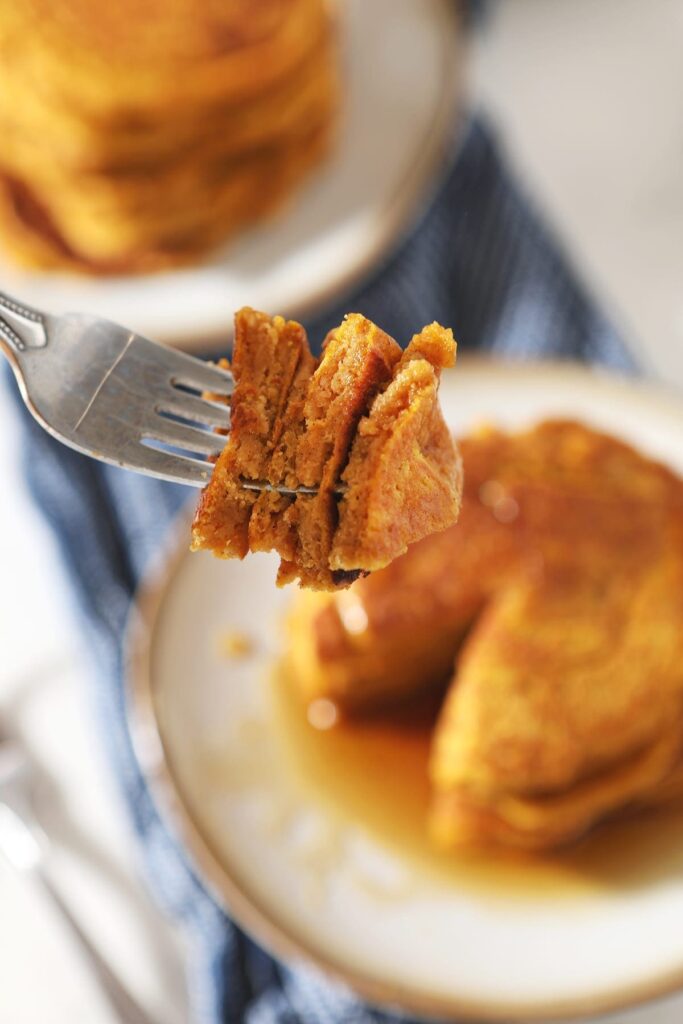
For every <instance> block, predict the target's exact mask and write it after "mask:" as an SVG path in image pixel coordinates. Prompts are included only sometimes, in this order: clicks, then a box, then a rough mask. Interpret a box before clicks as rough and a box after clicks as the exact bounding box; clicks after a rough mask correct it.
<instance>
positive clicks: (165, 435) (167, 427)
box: [142, 416, 225, 455]
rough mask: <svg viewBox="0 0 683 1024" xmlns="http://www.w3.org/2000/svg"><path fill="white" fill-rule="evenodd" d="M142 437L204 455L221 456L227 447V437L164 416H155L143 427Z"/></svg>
mask: <svg viewBox="0 0 683 1024" xmlns="http://www.w3.org/2000/svg"><path fill="white" fill-rule="evenodd" d="M142 436H143V437H144V438H149V439H150V440H155V441H161V442H162V444H168V445H172V446H173V447H174V448H182V449H184V450H185V451H190V452H199V453H201V454H202V455H220V453H221V452H222V451H223V448H224V447H225V437H224V436H223V435H222V434H214V433H213V432H212V431H210V430H199V429H198V428H197V427H189V426H187V425H186V424H184V423H176V422H174V421H173V420H167V419H165V418H164V417H163V416H155V417H154V418H153V419H151V420H148V422H147V423H146V424H145V426H144V427H143V430H142Z"/></svg>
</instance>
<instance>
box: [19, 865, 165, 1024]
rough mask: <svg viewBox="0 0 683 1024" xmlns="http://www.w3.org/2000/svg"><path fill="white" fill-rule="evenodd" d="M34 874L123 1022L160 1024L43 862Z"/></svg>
mask: <svg viewBox="0 0 683 1024" xmlns="http://www.w3.org/2000/svg"><path fill="white" fill-rule="evenodd" d="M33 878H34V879H35V881H36V882H38V884H39V885H40V887H41V888H42V890H43V893H44V895H45V896H46V897H47V898H48V900H49V901H50V903H51V904H52V906H53V907H54V909H55V910H56V911H57V912H58V914H59V915H60V917H61V919H62V921H63V922H64V924H65V925H66V926H67V927H68V929H69V931H70V932H71V935H72V937H73V938H74V939H75V940H76V943H77V945H78V946H80V949H81V952H82V953H83V954H84V956H85V958H86V959H87V961H88V963H89V964H90V967H91V968H92V970H93V972H94V974H95V976H96V978H97V980H98V982H99V984H100V991H101V992H102V994H103V996H104V997H105V998H106V1000H107V1002H108V1003H109V1005H110V1007H111V1008H112V1010H113V1011H114V1013H115V1014H116V1016H117V1018H118V1019H119V1020H120V1021H121V1024H157V1021H155V1020H153V1018H152V1017H151V1016H150V1015H149V1014H148V1013H147V1012H146V1010H144V1009H143V1008H142V1007H141V1006H140V1004H139V1003H138V1002H137V1001H136V1000H135V999H133V997H132V996H131V995H129V993H128V991H127V990H126V989H125V988H124V987H123V985H122V983H121V982H120V981H119V979H118V977H117V976H116V974H114V971H113V970H112V969H111V967H110V966H109V964H108V963H107V962H106V960H105V959H104V957H103V956H102V955H101V954H100V953H99V951H98V949H97V947H96V946H95V945H94V943H92V942H91V941H90V939H89V937H88V936H87V935H86V933H85V931H84V930H83V928H81V926H80V924H79V923H78V921H77V920H76V918H75V917H74V915H73V914H72V912H71V910H70V909H69V906H68V904H67V903H66V902H65V900H64V899H63V897H62V895H61V893H60V892H59V890H58V889H57V887H56V886H55V885H53V883H52V880H51V879H50V877H49V875H48V874H47V873H46V871H45V869H44V868H43V867H42V865H36V866H35V867H34V868H33Z"/></svg>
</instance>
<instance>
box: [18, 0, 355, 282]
mask: <svg viewBox="0 0 683 1024" xmlns="http://www.w3.org/2000/svg"><path fill="white" fill-rule="evenodd" d="M152 24H153V25H154V30H153V31H151V30H150V26H151V25H152ZM0 93H1V94H2V96H3V104H2V109H0V129H1V130H2V135H3V149H2V153H1V154H0V237H1V238H2V240H3V241H4V242H5V244H6V247H7V248H8V250H10V251H11V253H12V254H13V255H15V257H16V258H17V259H18V260H19V261H20V262H23V263H25V264H28V265H36V266H41V267H45V268H47V269H49V268H52V267H55V268H59V267H65V268H68V269H81V270H87V271H88V272H90V273H120V272H127V271H147V270H156V269H161V268H163V267H167V266H174V265H179V264H183V263H187V262H192V261H194V260H196V259H197V258H198V257H199V256H201V255H202V254H203V253H205V252H207V251H209V250H210V249H211V248H214V247H215V246H217V245H218V244H220V243H221V242H223V241H224V240H226V239H228V238H229V237H230V236H231V235H233V234H234V233H235V232H236V231H238V230H240V229H241V228H243V227H244V226H246V225H248V224H250V223H252V222H253V221H256V220H259V219H260V218H262V217H264V216H267V215H268V214H270V213H271V212H273V211H275V210H277V209H278V207H279V206H280V205H281V204H282V203H283V202H284V201H285V200H286V199H287V198H288V197H289V196H290V195H291V194H292V192H293V190H294V189H295V187H296V185H297V184H298V183H299V181H301V180H302V179H303V178H305V177H306V176H307V174H308V173H309V171H310V169H311V168H312V167H313V166H315V165H316V164H317V163H319V162H320V161H321V160H322V159H323V158H324V156H325V155H326V153H327V152H328V150H329V146H330V142H331V139H332V134H333V125H334V120H335V113H336V107H337V103H338V93H339V88H338V81H337V69H336V55H335V53H334V47H333V34H332V29H331V24H330V20H329V18H328V15H327V11H326V5H325V3H324V0H265V2H264V3H259V4H258V5H256V6H254V5H253V4H250V3H247V2H245V0H234V2H232V3H225V4H224V3H222V2H221V3H208V4H202V5H201V6H200V8H198V7H197V5H196V4H194V3H192V2H190V0H173V2H171V3H168V4H166V3H163V4H162V3H160V2H159V0H146V2H143V3H142V4H138V3H136V4H132V3H131V2H130V0H126V2H125V3H123V4H118V5H114V6H113V7H112V6H111V5H110V6H109V7H106V8H105V7H102V6H101V5H98V4H94V5H93V4H88V3H85V2H84V0H60V2H59V3H58V4H48V3H46V0H27V2H26V3H25V4H15V3H14V0H0Z"/></svg>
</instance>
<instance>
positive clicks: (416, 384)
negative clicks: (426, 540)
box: [330, 324, 462, 570]
mask: <svg viewBox="0 0 683 1024" xmlns="http://www.w3.org/2000/svg"><path fill="white" fill-rule="evenodd" d="M455 348H456V346H455V342H454V340H453V332H452V331H451V330H450V329H448V330H446V329H444V328H443V327H440V326H439V325H438V324H431V325H430V326H429V327H425V328H424V330H423V331H422V332H421V333H420V334H417V335H415V337H414V338H413V339H412V341H411V342H410V344H409V345H408V348H407V349H406V351H405V353H404V354H403V356H402V358H401V361H400V363H399V365H398V366H397V368H396V370H395V372H394V374H393V378H392V380H391V383H390V384H389V385H388V387H387V388H386V389H385V390H383V391H382V392H381V393H380V394H378V395H377V397H376V398H375V400H374V401H373V403H372V406H371V408H370V412H369V414H368V416H366V417H365V419H363V421H362V422H361V424H360V426H359V429H358V433H357V435H356V438H355V440H354V442H353V447H352V449H351V455H350V457H349V461H348V465H347V466H346V469H345V470H344V472H343V474H342V477H341V479H342V483H343V484H344V485H345V486H346V491H345V493H344V495H343V497H342V499H341V502H340V505H339V528H338V529H337V531H336V533H335V536H334V544H333V545H332V549H331V553H330V565H331V566H332V569H333V570H353V568H354V566H355V565H358V564H362V565H363V566H364V567H365V568H366V569H371V570H376V569H382V568H384V566H386V565H388V564H389V563H390V562H391V561H393V560H394V559H395V558H398V556H399V555H402V554H404V553H405V552H406V551H407V549H408V545H409V544H411V543H413V541H414V540H415V538H416V537H418V536H419V537H424V536H428V535H430V534H433V533H437V532H439V531H441V530H444V529H446V527H448V526H450V525H452V523H454V522H455V521H456V520H457V518H458V515H459V513H460V495H461V490H462V482H461V467H460V460H459V455H458V453H457V451H456V448H455V443H454V441H453V439H452V438H451V436H450V432H449V430H448V428H447V426H446V424H445V422H444V418H443V415H442V413H441V407H440V405H439V398H438V390H439V376H440V371H441V368H442V367H444V366H453V364H454V362H455ZM430 360H431V361H430ZM454 480H456V481H457V483H456V484H455V486H454ZM359 539H360V543H359Z"/></svg>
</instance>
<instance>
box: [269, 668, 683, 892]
mask: <svg viewBox="0 0 683 1024" xmlns="http://www.w3.org/2000/svg"><path fill="white" fill-rule="evenodd" d="M269 686H270V690H271V710H272V719H273V727H274V729H275V733H276V739H277V741H278V745H279V746H280V747H281V749H282V752H283V755H284V757H285V758H286V762H287V766H288V768H290V769H291V770H292V771H293V772H294V773H295V774H296V776H297V778H298V782H299V784H300V785H301V787H302V788H303V789H304V790H305V791H306V792H307V796H308V797H309V798H310V799H311V801H313V802H315V803H317V804H318V805H319V806H320V805H322V806H324V808H325V811H326V812H327V813H328V814H330V815H331V816H333V818H334V819H335V820H336V822H337V823H339V824H341V825H344V824H346V825H349V826H353V827H355V828H359V829H361V830H363V831H365V832H366V833H368V834H370V835H372V836H373V837H374V838H375V839H377V840H378V841H379V842H380V843H381V844H382V845H384V846H386V847H390V848H391V849H393V850H394V851H397V852H398V853H399V854H400V855H401V857H402V858H403V859H404V860H408V861H409V862H412V863H413V864H414V865H415V866H416V867H417V868H419V870H420V873H421V874H424V873H425V872H427V873H428V874H429V875H431V876H432V877H433V878H434V876H437V877H438V878H439V880H440V881H441V882H444V881H445V882H450V883H455V884H456V885H457V887H458V888H459V889H463V888H464V889H470V890H477V891H480V892H482V891H483V892H485V893H486V894H488V895H495V896H497V897H503V898H523V899H528V898H530V897H535V896H537V897H539V898H545V897H547V896H548V895H553V896H558V895H567V896H571V897H575V896H576V895H578V894H584V895H590V894H595V893H597V892H600V891H603V892H604V891H605V890H609V889H615V890H617V889H618V890H619V891H621V892H623V891H624V890H625V889H638V888H641V887H645V886H648V885H650V884H652V883H653V882H661V881H663V880H665V879H666V878H671V877H676V876H682V875H683V807H681V806H680V805H679V806H677V807H669V808H667V809H664V810H661V809H660V810H657V811H651V812H647V813H642V814H639V815H637V816H633V817H631V818H628V819H624V820H621V821H612V822H609V823H607V824H604V825H603V826H601V827H600V828H598V829H596V830H595V831H594V832H592V833H590V834H589V835H588V836H586V837H585V838H584V839H582V840H581V841H580V842H577V843H574V844H573V845H572V846H570V847H568V848H566V849H564V850H560V851H556V852H554V853H546V854H530V853H526V852H518V851H509V850H501V849H499V850H469V851H456V852H448V853H446V852H443V851H438V850H435V849H434V848H433V847H432V846H431V845H430V843H429V840H428V836H427V827H426V822H427V814H428V807H429V797H430V792H429V782H428V777H427V764H428V757H429V746H430V740H431V732H432V729H433V726H434V722H435V720H436V716H437V713H438V707H439V703H440V697H439V695H434V694H432V695H430V696H428V697H427V698H424V697H422V698H421V699H420V700H419V701H416V702H411V703H407V704H405V705H403V706H402V707H401V708H398V709H394V710H389V711H387V710H385V711H382V712H381V714H380V713H376V714H374V715H372V716H368V717H363V718H360V717H358V718H355V719H341V720H340V721H339V722H338V723H337V724H334V725H332V726H331V727H330V728H324V729H319V728H315V727H314V726H313V725H312V724H311V723H310V722H309V716H308V709H307V707H306V705H305V704H304V703H303V702H302V701H301V699H300V698H299V697H298V695H297V694H296V692H295V690H294V687H293V686H292V685H291V683H289V682H288V680H287V677H286V674H285V673H284V672H282V671H281V670H278V671H273V672H272V673H271V674H270V677H269ZM326 724H329V723H326Z"/></svg>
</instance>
